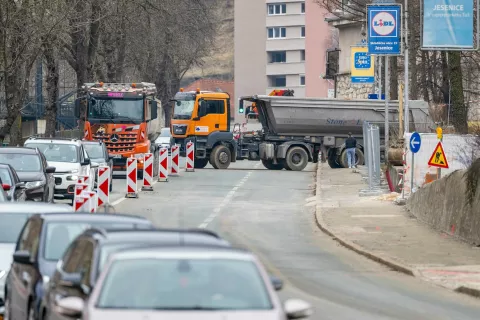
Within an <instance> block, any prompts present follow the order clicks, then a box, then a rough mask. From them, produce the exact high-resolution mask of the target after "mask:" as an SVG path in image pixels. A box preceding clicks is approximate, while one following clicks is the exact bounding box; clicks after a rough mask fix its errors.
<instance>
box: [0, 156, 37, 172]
mask: <svg viewBox="0 0 480 320" xmlns="http://www.w3.org/2000/svg"><path fill="white" fill-rule="evenodd" d="M0 163H5V164H9V165H11V166H12V167H13V168H14V169H15V170H16V171H17V172H40V171H41V168H42V167H41V165H40V157H39V156H38V155H36V154H19V153H0Z"/></svg>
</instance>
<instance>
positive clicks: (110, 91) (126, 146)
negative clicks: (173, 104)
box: [75, 82, 163, 177]
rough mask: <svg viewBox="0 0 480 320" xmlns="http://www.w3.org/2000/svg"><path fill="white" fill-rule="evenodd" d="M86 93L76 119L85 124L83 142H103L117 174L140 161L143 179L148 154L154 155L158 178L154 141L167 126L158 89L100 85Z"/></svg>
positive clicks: (79, 102) (141, 85)
mask: <svg viewBox="0 0 480 320" xmlns="http://www.w3.org/2000/svg"><path fill="white" fill-rule="evenodd" d="M82 89H83V94H82V95H81V96H80V97H79V98H78V99H77V100H76V103H75V115H76V116H77V117H78V118H82V119H83V120H84V121H85V126H84V136H83V139H84V140H89V141H92V140H98V141H103V142H104V143H105V145H106V147H107V150H108V153H109V156H110V157H111V158H112V159H113V169H114V170H120V171H126V164H127V159H128V158H130V157H135V158H137V170H138V175H139V177H142V176H143V168H144V163H143V161H144V155H145V153H153V154H154V161H153V163H154V167H153V170H154V176H156V175H157V174H158V151H159V150H158V148H157V147H156V145H155V143H154V141H155V139H156V138H157V137H158V135H159V134H160V131H161V126H162V124H163V123H161V115H162V111H161V102H160V101H159V100H157V99H156V97H155V96H156V93H157V91H156V87H155V85H154V84H151V83H145V82H142V83H132V84H125V83H102V82H100V83H89V84H85V85H84V86H83V87H82ZM82 104H83V110H82ZM81 111H83V112H81ZM82 113H83V114H82Z"/></svg>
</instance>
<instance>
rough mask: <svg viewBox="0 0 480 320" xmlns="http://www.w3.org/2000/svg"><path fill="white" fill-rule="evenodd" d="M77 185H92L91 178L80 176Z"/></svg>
mask: <svg viewBox="0 0 480 320" xmlns="http://www.w3.org/2000/svg"><path fill="white" fill-rule="evenodd" d="M77 183H80V184H83V183H85V184H90V177H89V176H78V179H77Z"/></svg>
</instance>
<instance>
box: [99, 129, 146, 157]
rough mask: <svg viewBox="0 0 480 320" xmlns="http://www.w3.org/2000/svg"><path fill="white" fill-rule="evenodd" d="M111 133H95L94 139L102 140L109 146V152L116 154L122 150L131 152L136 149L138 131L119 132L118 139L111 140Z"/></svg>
mask: <svg viewBox="0 0 480 320" xmlns="http://www.w3.org/2000/svg"><path fill="white" fill-rule="evenodd" d="M111 136H112V135H111V134H104V135H94V136H93V139H94V140H102V141H103V142H104V143H105V145H106V146H107V150H108V153H111V154H115V153H120V152H129V151H133V150H134V149H135V143H136V142H137V132H132V133H130V132H129V133H117V136H118V141H116V142H113V141H111V140H110V138H111Z"/></svg>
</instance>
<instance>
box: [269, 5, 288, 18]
mask: <svg viewBox="0 0 480 320" xmlns="http://www.w3.org/2000/svg"><path fill="white" fill-rule="evenodd" d="M286 13H287V5H286V4H285V3H272V4H269V5H268V15H269V16H273V15H277V14H286Z"/></svg>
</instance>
